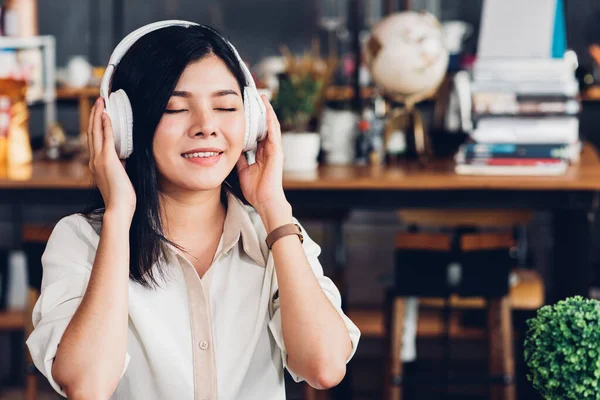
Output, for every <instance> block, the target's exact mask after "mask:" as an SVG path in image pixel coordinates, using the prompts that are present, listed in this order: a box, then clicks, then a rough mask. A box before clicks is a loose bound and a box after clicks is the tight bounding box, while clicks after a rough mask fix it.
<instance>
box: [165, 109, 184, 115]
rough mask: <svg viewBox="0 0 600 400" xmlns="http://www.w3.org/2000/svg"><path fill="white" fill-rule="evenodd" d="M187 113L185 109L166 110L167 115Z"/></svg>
mask: <svg viewBox="0 0 600 400" xmlns="http://www.w3.org/2000/svg"><path fill="white" fill-rule="evenodd" d="M184 111H187V110H185V109H181V110H165V114H177V113H181V112H184Z"/></svg>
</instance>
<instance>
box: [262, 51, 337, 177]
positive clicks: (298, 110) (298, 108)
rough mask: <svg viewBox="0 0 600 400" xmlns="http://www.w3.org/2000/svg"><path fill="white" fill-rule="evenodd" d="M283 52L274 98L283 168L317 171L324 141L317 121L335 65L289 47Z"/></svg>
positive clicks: (287, 169)
mask: <svg viewBox="0 0 600 400" xmlns="http://www.w3.org/2000/svg"><path fill="white" fill-rule="evenodd" d="M283 53H284V55H285V64H286V68H285V71H284V72H283V73H282V74H279V85H278V89H277V92H276V93H275V95H274V97H273V101H272V104H273V109H274V110H275V113H276V114H277V117H278V119H279V122H280V124H281V131H282V145H283V152H284V166H283V168H284V170H286V171H307V170H308V171H310V170H315V169H316V168H317V166H318V162H317V158H318V155H319V150H320V141H321V140H320V139H321V138H320V135H319V133H318V132H316V131H315V126H316V123H315V121H316V119H317V116H318V114H319V112H320V104H321V101H322V100H321V98H322V93H323V88H324V87H325V85H326V84H327V81H328V79H329V77H330V75H331V70H332V68H330V65H329V64H328V63H326V62H324V61H323V60H322V59H321V58H319V56H318V55H315V54H311V55H309V54H305V55H304V56H302V57H297V56H293V55H291V53H290V52H289V51H287V50H286V49H284V50H283ZM313 53H314V52H313Z"/></svg>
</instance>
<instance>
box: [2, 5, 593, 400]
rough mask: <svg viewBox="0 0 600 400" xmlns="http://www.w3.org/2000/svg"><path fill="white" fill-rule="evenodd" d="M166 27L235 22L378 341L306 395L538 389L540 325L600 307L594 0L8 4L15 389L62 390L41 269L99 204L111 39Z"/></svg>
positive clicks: (337, 272) (7, 186) (6, 158)
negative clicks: (54, 233)
mask: <svg viewBox="0 0 600 400" xmlns="http://www.w3.org/2000/svg"><path fill="white" fill-rule="evenodd" d="M165 19H185V20H190V21H195V22H199V23H203V24H207V25H211V26H213V27H215V28H217V29H218V30H219V31H221V32H222V33H223V34H224V35H225V36H226V37H228V38H229V39H230V40H231V41H232V43H233V44H234V45H235V46H236V47H237V49H238V51H239V53H240V55H241V56H242V58H243V59H244V61H245V62H246V63H247V64H248V65H249V67H250V68H251V70H252V73H253V75H254V76H255V80H256V82H257V85H258V86H259V88H260V89H261V90H263V91H264V92H265V93H268V94H269V95H270V96H271V100H272V102H273V104H274V107H275V109H276V112H277V114H278V117H279V119H280V121H281V123H282V129H283V142H284V151H285V155H286V165H285V178H284V179H285V181H286V185H287V188H289V193H290V199H291V202H292V204H293V205H294V209H295V210H298V216H299V218H300V220H301V221H302V222H303V224H304V225H305V227H306V229H307V230H308V231H309V234H310V235H311V237H313V238H314V239H315V240H316V241H317V242H318V243H320V244H321V246H322V249H323V252H322V257H321V262H322V263H323V265H324V268H325V272H326V274H328V275H330V276H332V277H333V278H334V280H335V281H336V283H338V286H339V287H340V288H341V289H342V293H343V297H344V307H345V308H346V311H347V313H348V314H349V315H350V317H351V319H353V320H354V321H355V322H356V323H357V325H359V328H361V331H362V332H363V337H362V339H361V343H360V345H359V349H358V352H357V354H356V355H355V357H354V359H353V360H352V361H351V362H350V364H349V369H348V374H347V378H346V379H345V380H344V382H342V384H341V385H340V386H339V387H338V388H336V389H334V390H330V391H327V392H320V393H317V392H316V391H312V390H310V389H309V388H307V387H306V386H305V385H303V384H293V383H292V382H291V381H290V382H289V384H288V386H287V390H288V393H289V398H291V399H294V398H296V399H317V398H320V399H325V398H331V399H383V398H389V399H400V398H405V399H429V398H432V399H433V398H435V399H438V398H448V399H488V398H493V399H516V398H520V399H535V398H541V397H538V396H539V395H538V394H537V392H536V390H535V389H534V388H532V386H531V383H530V382H528V381H527V379H526V371H527V366H526V361H525V359H524V356H523V340H524V337H525V333H526V322H525V321H526V320H527V319H528V318H531V317H532V316H534V315H535V312H536V310H537V309H539V308H540V307H541V306H542V305H544V304H551V303H554V302H555V301H558V300H560V299H563V298H565V297H567V296H572V295H582V296H585V297H589V298H595V297H597V296H600V292H599V290H600V276H598V274H596V272H595V271H597V270H598V268H599V267H600V254H599V251H598V250H600V245H598V243H599V242H598V241H597V240H596V235H595V233H596V231H597V228H598V227H599V224H598V222H597V221H596V214H597V208H598V204H599V203H598V196H599V195H600V161H598V156H597V146H598V145H599V144H600V134H599V133H598V132H600V130H599V128H600V118H599V117H598V115H600V114H599V111H600V82H598V80H600V3H598V2H597V1H595V0H530V1H527V2H523V1H518V0H499V1H498V0H255V1H252V2H248V1H245V0H205V1H192V0H145V1H138V0H129V1H122V0H112V1H68V0H54V1H36V0H3V1H2V0H0V35H1V36H0V199H3V200H4V201H0V399H18V398H27V399H34V398H40V399H52V398H57V395H55V394H53V392H52V390H51V389H50V388H49V387H48V385H47V383H46V381H45V378H44V377H43V376H41V375H39V374H38V373H36V371H35V367H33V366H32V365H31V364H30V362H29V360H28V358H27V354H26V351H25V347H24V340H25V338H26V337H27V334H28V332H29V330H30V329H31V326H30V324H31V321H30V320H31V307H32V304H33V303H34V302H35V299H36V298H37V297H36V296H37V290H39V284H40V279H41V265H40V262H39V257H40V256H41V253H42V252H43V249H44V246H45V240H46V239H47V237H48V235H49V232H50V231H51V229H52V226H53V224H54V223H55V222H56V221H57V220H58V219H59V218H60V217H61V216H64V215H67V214H69V213H72V212H76V211H80V210H82V208H83V207H84V206H85V204H86V203H85V199H86V194H87V192H88V191H89V189H90V188H91V182H90V180H89V177H88V176H87V175H86V173H85V169H86V157H87V156H86V154H85V152H86V146H85V137H84V135H82V133H84V132H86V129H87V123H88V115H89V110H90V108H91V105H92V104H93V101H94V100H95V99H96V97H97V96H98V95H99V91H98V87H99V81H100V79H101V77H102V74H103V71H104V68H105V66H106V63H107V61H108V58H109V56H110V54H111V52H112V50H113V48H114V47H115V46H116V44H117V43H118V42H119V41H120V40H121V39H122V38H123V37H124V36H125V35H126V34H127V33H129V32H131V31H133V30H134V29H136V28H138V27H140V26H142V25H145V24H148V23H151V22H154V21H158V20H165ZM336 190H340V191H339V192H338V194H339V193H341V194H340V195H339V196H338V195H336V194H331V192H332V191H333V192H335V191H336ZM307 192H310V193H313V194H314V195H312V194H310V193H309V194H306V193H307ZM311 196H312V197H311ZM320 196H322V197H320ZM320 201H321V202H322V203H320ZM319 205H322V207H319ZM425 208H427V211H424V210H423V209H425ZM449 209H451V210H450V211H449ZM394 377H396V378H394ZM400 377H402V378H400Z"/></svg>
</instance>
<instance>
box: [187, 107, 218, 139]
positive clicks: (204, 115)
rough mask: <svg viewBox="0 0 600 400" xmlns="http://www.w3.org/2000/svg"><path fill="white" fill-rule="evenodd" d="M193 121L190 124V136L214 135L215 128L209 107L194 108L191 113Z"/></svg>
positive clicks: (215, 133)
mask: <svg viewBox="0 0 600 400" xmlns="http://www.w3.org/2000/svg"><path fill="white" fill-rule="evenodd" d="M192 118H193V123H192V125H191V126H190V130H189V135H190V137H196V136H205V137H209V136H216V135H217V129H216V124H215V121H214V118H213V112H212V110H211V109H206V110H205V109H202V110H196V111H194V113H193V116H192Z"/></svg>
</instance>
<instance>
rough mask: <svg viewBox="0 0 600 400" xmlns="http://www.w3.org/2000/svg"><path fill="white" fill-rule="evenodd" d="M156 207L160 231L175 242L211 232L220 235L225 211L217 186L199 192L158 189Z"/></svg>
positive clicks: (205, 236) (219, 188) (183, 241)
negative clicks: (158, 195)
mask: <svg viewBox="0 0 600 400" xmlns="http://www.w3.org/2000/svg"><path fill="white" fill-rule="evenodd" d="M160 208H161V220H162V223H163V230H164V234H165V236H166V237H167V238H168V239H169V240H172V241H173V242H175V243H185V242H186V241H187V240H189V239H191V238H193V237H204V238H207V237H210V235H211V233H212V234H214V233H215V232H218V234H219V235H220V234H221V232H222V231H223V222H224V221H225V213H226V212H225V206H224V205H223V204H222V202H221V187H218V188H216V189H213V190H207V191H201V192H189V191H183V190H169V191H164V192H160ZM186 239H187V240H186Z"/></svg>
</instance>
